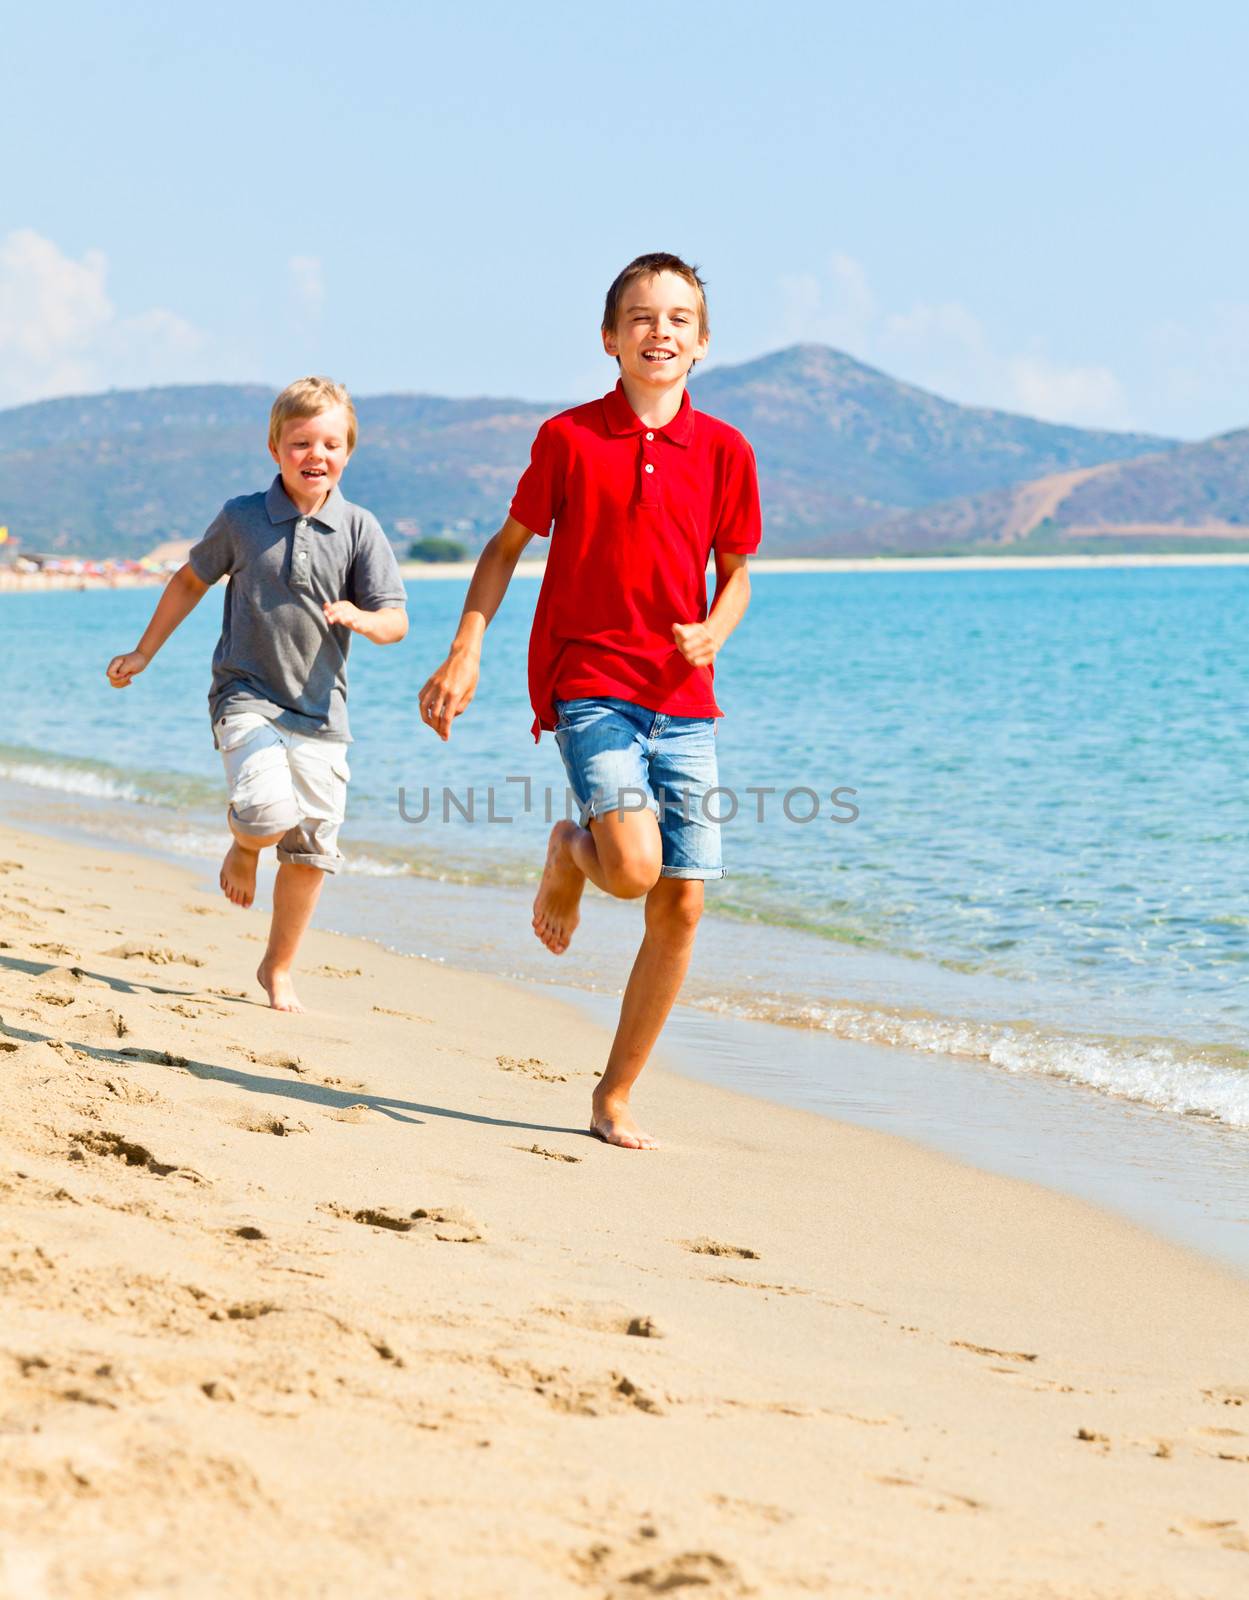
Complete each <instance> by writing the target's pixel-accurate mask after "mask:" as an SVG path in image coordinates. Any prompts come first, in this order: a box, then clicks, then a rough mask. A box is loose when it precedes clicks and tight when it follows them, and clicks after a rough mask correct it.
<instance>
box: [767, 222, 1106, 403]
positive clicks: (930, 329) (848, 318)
mask: <svg viewBox="0 0 1249 1600" xmlns="http://www.w3.org/2000/svg"><path fill="white" fill-rule="evenodd" d="M780 287H781V297H782V306H783V313H782V324H783V325H782V334H783V337H784V338H785V339H786V340H787V341H790V342H792V341H802V340H818V341H820V342H821V343H825V344H832V345H836V346H837V347H838V348H839V349H843V350H845V351H847V353H848V354H850V355H853V356H856V357H858V359H859V360H861V361H866V362H869V363H870V364H871V365H873V366H878V367H882V368H884V369H885V371H887V372H888V373H890V375H891V376H893V377H896V378H900V379H902V380H904V381H905V382H908V383H913V384H917V385H919V386H920V387H922V388H925V389H931V390H933V391H935V392H936V393H937V394H941V395H945V396H947V397H948V398H950V399H952V400H959V401H962V402H963V403H964V404H973V405H988V406H996V407H999V408H1002V409H1005V410H1009V411H1022V412H1024V413H1026V414H1027V415H1029V416H1034V417H1042V418H1044V419H1045V420H1047V421H1051V422H1070V423H1078V424H1081V425H1083V426H1086V427H1128V426H1130V425H1131V423H1130V420H1129V418H1128V414H1127V405H1126V399H1125V395H1124V390H1123V385H1122V384H1121V383H1120V381H1119V379H1118V378H1117V377H1116V376H1115V374H1114V373H1113V372H1112V371H1111V370H1110V369H1109V368H1108V367H1104V366H1089V365H1078V364H1076V365H1068V364H1064V363H1063V362H1060V361H1056V360H1054V359H1053V358H1052V357H1051V356H1050V355H1049V354H1048V352H1047V351H1046V350H1044V349H1043V348H1042V347H1040V346H1039V345H1038V344H1037V343H1036V342H1035V341H1034V342H1033V343H1032V344H1031V345H1030V346H1029V348H1027V349H1025V350H1016V351H1002V350H999V349H997V348H995V346H994V343H993V341H992V340H991V339H990V337H989V333H988V330H987V329H986V328H985V326H984V324H983V323H982V322H981V321H980V319H979V318H978V317H977V316H976V315H975V313H974V312H973V311H971V310H970V309H969V308H968V307H967V306H965V305H962V304H961V303H959V302H958V301H946V302H942V303H939V304H925V303H923V302H920V303H917V304H915V305H913V306H910V307H909V308H908V309H906V310H882V309H881V308H880V307H879V305H878V302H877V299H876V296H875V294H874V293H873V291H872V287H871V284H870V282H869V281H868V277H867V273H866V271H865V270H864V268H863V266H862V264H861V263H860V262H858V261H856V260H855V259H854V257H852V256H849V255H846V254H844V253H843V252H839V253H837V254H835V255H834V256H832V257H831V258H830V260H829V262H828V264H827V267H826V268H825V270H824V271H823V272H820V273H813V272H806V273H799V274H794V275H790V276H787V277H783V278H782V279H781V284H780Z"/></svg>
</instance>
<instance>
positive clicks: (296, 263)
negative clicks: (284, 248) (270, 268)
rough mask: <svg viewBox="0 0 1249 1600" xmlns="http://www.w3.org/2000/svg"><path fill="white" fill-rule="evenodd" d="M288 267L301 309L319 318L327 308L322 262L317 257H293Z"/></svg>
mask: <svg viewBox="0 0 1249 1600" xmlns="http://www.w3.org/2000/svg"><path fill="white" fill-rule="evenodd" d="M286 265H287V269H288V271H289V272H290V275H291V288H292V289H293V290H294V294H295V300H296V302H297V303H298V305H299V307H300V309H301V310H302V311H304V312H306V313H307V314H308V315H309V316H312V317H319V316H320V315H321V312H322V310H323V309H324V307H325V274H324V273H323V272H322V270H321V263H320V261H319V260H318V258H317V257H316V256H292V257H291V258H290V260H289V261H288V262H287V263H286Z"/></svg>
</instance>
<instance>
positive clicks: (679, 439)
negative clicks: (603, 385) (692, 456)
mask: <svg viewBox="0 0 1249 1600" xmlns="http://www.w3.org/2000/svg"><path fill="white" fill-rule="evenodd" d="M603 415H604V417H605V418H606V421H607V430H608V432H609V433H614V434H630V433H642V432H644V431H646V432H649V431H652V430H649V429H647V428H646V424H645V423H644V422H643V421H642V419H641V417H639V416H638V414H637V412H636V411H634V409H633V407H632V406H631V405H630V404H629V401H628V397H627V396H626V394H625V392H624V384H623V383H622V382H620V380H619V379H617V382H616V387H615V388H614V389H613V390H612V392H611V393H610V394H605V395H604V396H603ZM653 431H654V432H655V433H657V434H659V436H660V437H661V438H663V439H667V440H669V441H670V442H671V443H672V444H679V445H681V446H682V447H683V448H684V446H686V445H688V444H689V442H690V440H691V439H692V438H693V437H694V407H693V406H692V405H691V403H690V392H689V390H688V389H687V390H686V391H685V393H684V394H683V395H682V396H681V409H680V410H679V411H678V412H677V414H676V416H675V417H673V419H672V421H671V422H670V423H668V424H667V426H666V427H663V428H655V429H654V430H653Z"/></svg>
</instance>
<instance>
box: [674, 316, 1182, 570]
mask: <svg viewBox="0 0 1249 1600" xmlns="http://www.w3.org/2000/svg"><path fill="white" fill-rule="evenodd" d="M692 389H693V393H694V397H695V404H697V405H700V406H703V407H705V409H706V410H708V411H711V412H714V413H715V414H716V415H717V416H721V417H723V418H724V419H725V421H727V422H731V423H733V425H734V426H735V427H738V428H740V429H741V430H742V432H743V433H744V434H745V435H746V437H747V438H748V439H749V440H750V441H751V443H752V444H753V445H754V447H755V453H756V455H757V457H758V460H759V469H760V484H761V488H762V491H763V498H764V506H765V515H766V517H767V535H768V544H769V548H770V549H772V550H774V551H775V550H779V551H781V552H782V553H784V554H790V553H798V552H799V551H801V552H802V553H820V554H833V553H838V554H840V553H857V552H858V551H860V550H861V549H863V548H864V546H863V544H862V541H861V540H860V539H859V538H858V537H857V534H858V531H859V530H860V529H862V528H865V527H868V526H870V525H871V524H872V523H875V522H878V521H880V520H882V518H883V517H884V516H886V515H887V514H888V509H887V508H890V507H896V508H899V509H902V508H910V507H916V506H924V505H929V504H931V503H933V502H934V501H943V500H948V499H952V498H954V497H955V496H962V495H968V494H976V493H979V492H982V491H984V490H988V489H995V488H999V487H1003V486H1005V485H1007V484H1012V483H1018V482H1019V481H1020V480H1022V479H1028V478H1036V477H1040V476H1042V475H1043V474H1048V473H1053V472H1060V471H1065V470H1068V469H1070V468H1073V467H1083V466H1091V465H1094V464H1097V463H1100V462H1104V461H1119V460H1123V459H1125V458H1129V457H1132V456H1139V455H1142V454H1144V453H1145V452H1146V451H1151V450H1160V449H1166V448H1168V447H1169V446H1170V444H1171V441H1170V440H1165V439H1157V438H1152V437H1150V436H1149V435H1148V434H1139V433H1136V434H1134V433H1105V432H1097V431H1093V430H1090V429H1085V428H1070V427H1063V426H1060V425H1058V424H1055V423H1050V422H1037V421H1035V420H1034V419H1033V418H1030V417H1021V416H1015V415H1014V414H1012V413H1010V412H1006V411H991V410H988V409H986V408H984V407H980V406H962V405H956V404H955V403H954V401H952V400H942V399H940V398H939V397H938V396H937V395H933V394H929V393H928V392H927V391H926V390H923V389H916V388H914V387H913V386H912V385H910V384H906V383H900V382H899V381H898V380H897V379H896V378H890V377H888V376H887V375H886V374H885V373H883V372H878V371H876V369H875V368H873V367H868V366H864V365H863V363H862V362H859V361H855V360H854V359H853V358H852V357H850V356H848V355H845V354H843V353H842V352H841V351H839V350H831V349H829V348H828V347H827V346H826V345H796V346H795V347H794V348H792V349H789V350H781V351H778V352H777V353H776V354H775V355H770V356H764V357H762V358H761V359H760V360H757V361H750V362H746V363H745V364H744V365H742V366H737V367H727V368H725V367H721V368H718V369H713V370H712V371H710V372H708V373H706V374H705V375H701V376H697V377H696V378H695V380H694V384H693V385H692ZM1028 462H1036V463H1038V465H1037V466H1035V467H1029V466H1027V465H1026V463H1028ZM1041 463H1044V464H1043V465H1041ZM972 484H974V485H975V487H974V488H971V487H969V486H970V485H972ZM847 535H851V536H852V537H846V536H847Z"/></svg>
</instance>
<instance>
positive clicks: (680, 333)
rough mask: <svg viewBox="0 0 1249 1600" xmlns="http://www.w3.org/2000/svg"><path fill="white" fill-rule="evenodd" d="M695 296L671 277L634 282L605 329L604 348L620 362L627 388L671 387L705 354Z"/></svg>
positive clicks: (690, 288) (681, 281) (683, 282)
mask: <svg viewBox="0 0 1249 1600" xmlns="http://www.w3.org/2000/svg"><path fill="white" fill-rule="evenodd" d="M700 311H701V307H700V306H699V303H698V292H697V290H696V289H695V287H694V285H693V284H692V283H689V282H688V281H687V280H686V279H685V278H683V277H681V276H680V275H679V274H678V273H675V272H656V273H652V274H651V275H650V276H648V277H640V278H635V279H634V280H633V282H632V283H630V284H629V285H628V286H627V288H626V289H625V292H624V294H623V295H622V296H621V300H620V309H619V312H618V314H617V317H616V326H615V327H614V328H604V329H603V348H604V350H606V351H607V354H608V355H609V356H616V357H617V358H618V359H619V361H620V372H621V376H622V377H623V378H624V380H625V386H626V388H628V387H629V386H630V385H631V384H638V385H641V386H642V387H643V389H645V390H661V389H668V388H671V386H672V385H673V384H677V383H683V382H684V380H685V378H686V376H687V374H688V373H689V370H690V368H691V367H692V366H693V365H694V363H695V362H696V361H701V360H702V358H703V357H704V356H705V355H706V354H707V335H706V334H705V333H703V332H702V331H701V330H700Z"/></svg>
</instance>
